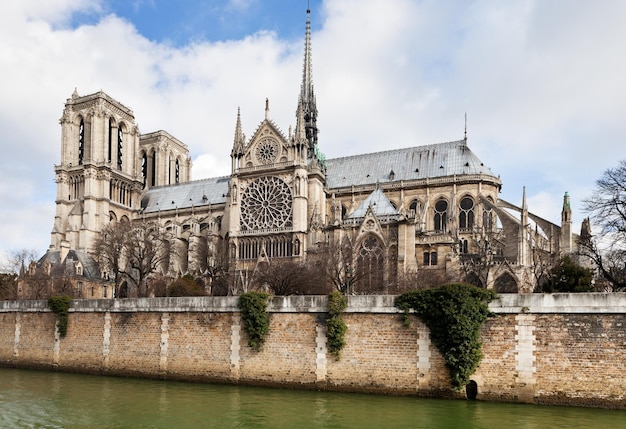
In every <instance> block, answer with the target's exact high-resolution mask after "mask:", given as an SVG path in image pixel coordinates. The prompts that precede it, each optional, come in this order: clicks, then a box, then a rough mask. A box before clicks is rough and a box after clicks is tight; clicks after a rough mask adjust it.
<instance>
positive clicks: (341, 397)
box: [0, 368, 626, 429]
mask: <svg viewBox="0 0 626 429" xmlns="http://www.w3.org/2000/svg"><path fill="white" fill-rule="evenodd" d="M0 427H1V428H2V429H4V428H7V429H14V428H37V429H44V428H46V429H48V428H55V429H57V428H65V429H75V428H102V429H113V428H146V429H148V428H149V429H161V428H163V429H173V428H184V429H187V428H189V429H193V428H220V429H230V428H233V429H234V428H237V429H247V428H255V429H256V428H277V429H278V428H298V429H309V428H328V429H330V428H332V429H348V428H359V429H368V428H428V429H443V428H450V429H452V428H455V429H456V428H463V429H474V428H476V429H478V428H485V429H486V428H506V429H514V428H525V429H535V428H536V429H540V428H541V429H543V428H552V429H554V428H567V429H571V428H577V429H582V428H602V429H606V428H621V427H626V411H618V410H601V409H587V408H573V407H572V408H568V407H552V406H538V405H513V404H493V403H486V402H480V401H465V400H437V399H422V398H415V397H390V396H379V395H363V394H346V393H333V392H312V391H296V390H278V389H266V388H256V387H243V386H227V385H215V384H200V383H197V384H196V383H183V382H174V381H158V380H142V379H132V378H117V377H101V376H95V375H80V374H65V373H58V372H44V371H30V370H18V369H9V368H0Z"/></svg>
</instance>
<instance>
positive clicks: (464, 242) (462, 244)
mask: <svg viewBox="0 0 626 429" xmlns="http://www.w3.org/2000/svg"><path fill="white" fill-rule="evenodd" d="M459 252H460V253H462V254H467V252H468V247H467V239H465V238H462V239H460V240H459Z"/></svg>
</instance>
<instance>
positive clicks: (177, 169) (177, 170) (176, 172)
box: [174, 160, 180, 183]
mask: <svg viewBox="0 0 626 429" xmlns="http://www.w3.org/2000/svg"><path fill="white" fill-rule="evenodd" d="M174 175H175V176H174V183H180V164H179V163H178V160H176V167H175V169H174Z"/></svg>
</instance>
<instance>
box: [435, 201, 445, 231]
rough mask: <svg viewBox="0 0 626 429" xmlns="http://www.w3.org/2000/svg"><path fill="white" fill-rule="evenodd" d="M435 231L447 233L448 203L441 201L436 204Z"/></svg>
mask: <svg viewBox="0 0 626 429" xmlns="http://www.w3.org/2000/svg"><path fill="white" fill-rule="evenodd" d="M434 221H435V231H438V232H445V231H446V227H447V223H448V202H447V201H446V200H443V199H442V200H439V201H437V203H436V204H435V217H434Z"/></svg>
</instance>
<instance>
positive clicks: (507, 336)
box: [0, 294, 626, 408]
mask: <svg viewBox="0 0 626 429" xmlns="http://www.w3.org/2000/svg"><path fill="white" fill-rule="evenodd" d="M490 308H491V310H492V311H494V312H495V313H496V317H494V318H492V319H490V320H488V321H487V323H486V324H485V325H484V326H483V328H482V331H481V337H482V341H483V349H482V350H483V354H484V358H483V360H482V362H481V364H480V367H479V368H478V370H477V371H476V373H475V374H474V375H473V376H472V379H473V380H474V381H475V382H476V383H477V385H478V399H484V400H493V401H511V402H534V403H550V404H571V405H587V406H605V407H615V408H626V399H625V395H626V393H625V392H626V375H625V374H626V372H625V371H624V370H625V365H626V364H625V362H626V332H625V328H626V295H624V294H585V295H581V294H579V295H576V296H573V295H572V296H570V295H563V296H560V295H558V294H553V295H502V296H501V297H500V298H499V299H498V300H497V301H494V302H493V303H492V305H491V306H490ZM268 309H269V311H270V331H269V335H268V337H267V339H266V342H265V345H264V347H263V349H262V350H261V351H259V352H256V351H254V350H252V349H250V348H249V347H248V345H247V337H246V334H245V333H244V332H243V329H242V326H241V321H240V316H239V312H238V310H237V306H236V298H232V297H229V298H223V299H219V298H204V297H203V298H180V299H172V298H169V299H136V300H132V299H131V300H76V301H74V302H73V303H72V308H71V310H70V316H69V325H68V332H67V336H66V337H64V338H59V335H58V331H57V330H56V329H55V323H56V320H55V317H54V314H52V313H51V312H49V311H48V310H47V309H46V306H45V303H42V302H39V301H4V302H0V365H5V366H17V367H39V368H41V367H43V368H50V369H52V368H56V369H59V370H65V371H82V372H96V373H106V374H115V375H140V376H146V377H155V378H156V377H159V378H168V379H183V380H194V381H198V380H202V381H227V382H237V383H248V384H269V385H276V386H289V387H303V388H318V389H332V390H344V391H362V392H379V393H393V394H418V395H423V396H448V397H449V396H452V397H463V396H464V394H463V392H454V391H452V390H450V387H449V386H450V380H449V377H448V372H447V369H446V367H445V364H444V361H443V358H442V356H441V354H440V353H439V352H438V351H437V350H436V348H435V347H434V346H433V345H432V344H431V342H430V337H429V332H428V329H427V328H426V327H425V326H424V325H423V323H421V322H420V321H419V320H418V319H417V318H415V317H411V324H410V326H408V327H407V326H404V324H403V321H402V319H401V317H400V315H399V314H398V313H397V311H396V309H395V308H394V307H393V297H385V296H382V297H381V296H372V297H350V299H349V307H348V309H347V310H346V312H345V314H344V320H345V322H346V324H347V326H348V331H347V334H346V346H345V348H344V349H343V350H342V351H341V357H340V359H339V360H337V359H335V358H334V357H333V356H331V355H330V354H328V353H327V350H326V337H325V320H326V313H325V310H326V297H276V298H274V299H273V300H272V301H271V302H270V305H269V308H268Z"/></svg>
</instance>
